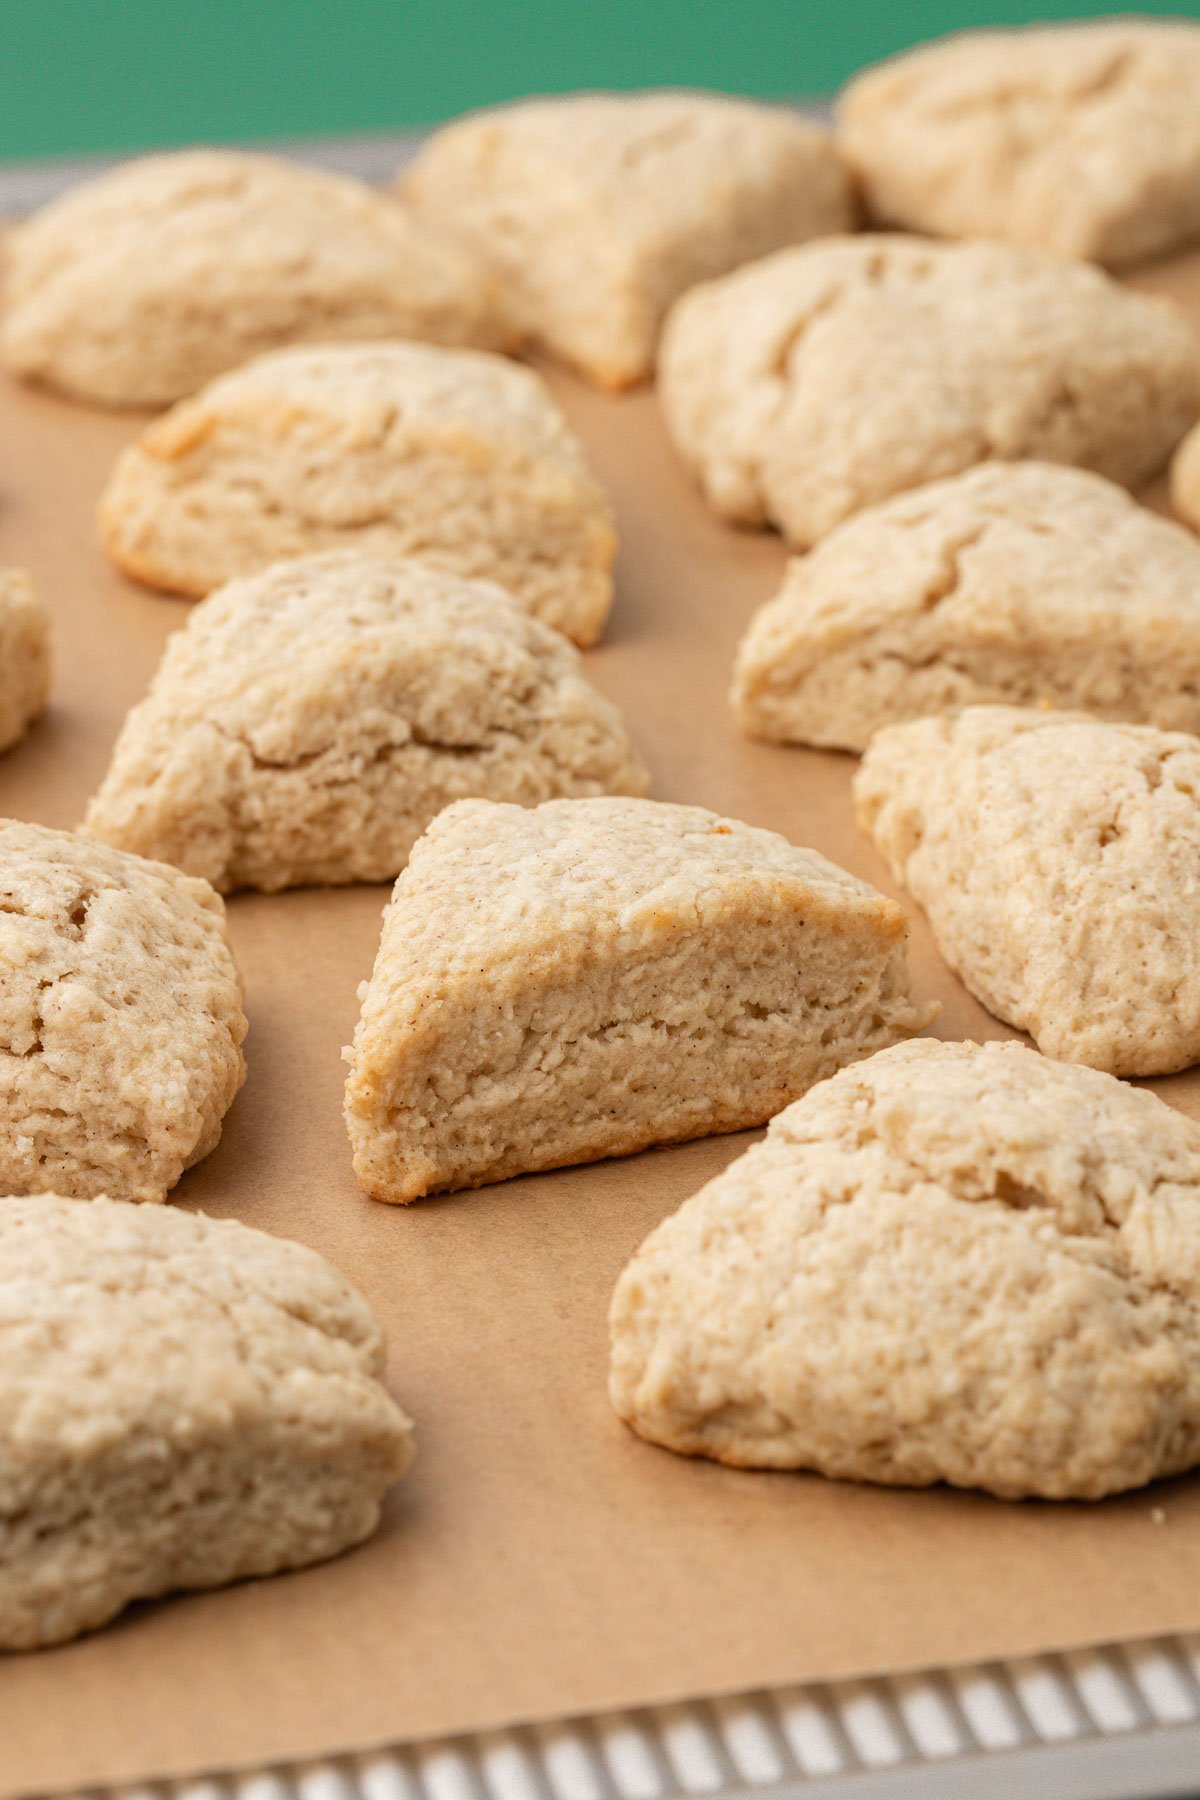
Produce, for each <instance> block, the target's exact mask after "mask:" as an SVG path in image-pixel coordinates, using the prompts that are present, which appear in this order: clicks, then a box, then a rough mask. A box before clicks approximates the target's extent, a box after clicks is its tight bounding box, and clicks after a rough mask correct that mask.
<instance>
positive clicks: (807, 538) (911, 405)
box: [659, 234, 1200, 548]
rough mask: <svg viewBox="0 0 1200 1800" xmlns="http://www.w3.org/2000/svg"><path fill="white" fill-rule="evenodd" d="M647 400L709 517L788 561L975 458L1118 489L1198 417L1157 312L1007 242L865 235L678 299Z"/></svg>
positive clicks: (1192, 363)
mask: <svg viewBox="0 0 1200 1800" xmlns="http://www.w3.org/2000/svg"><path fill="white" fill-rule="evenodd" d="M659 392H660V396H661V399H662V403H663V407H664V410H665V413H666V418H667V424H668V428H669V430H670V432H671V436H672V438H673V440H674V442H675V445H676V448H677V449H678V450H679V452H680V454H681V455H682V457H683V458H684V461H685V462H686V463H687V464H688V465H689V467H691V468H692V469H693V470H694V471H695V472H696V474H697V476H698V477H699V480H700V482H701V484H702V486H703V489H704V492H705V494H706V496H707V498H708V500H709V502H710V504H711V505H712V506H713V507H714V508H715V509H716V511H717V512H719V513H720V514H722V516H724V517H726V518H730V519H733V520H736V521H738V522H740V523H743V524H748V525H765V524H773V525H777V526H778V527H779V529H780V530H781V531H782V532H783V533H784V535H785V536H786V537H787V538H788V539H789V541H790V542H792V543H793V544H795V545H797V546H798V547H799V548H805V547H807V546H808V545H810V544H812V543H815V541H816V540H817V539H818V538H819V537H822V536H823V535H824V533H825V532H827V531H829V530H831V529H832V528H833V526H835V525H837V524H838V523H840V522H841V520H843V519H845V518H848V517H849V515H850V514H851V513H854V512H857V511H859V510H860V509H861V508H862V507H864V506H869V505H872V504H874V503H876V502H878V501H881V500H886V499H888V498H889V497H890V496H891V495H893V494H897V493H900V492H902V491H903V490H905V489H907V488H911V487H917V486H919V485H920V484H921V483H923V482H927V481H933V480H936V479H939V478H941V477H943V476H947V475H954V474H957V473H958V472H959V471H961V470H963V469H967V468H970V467H972V466H973V465H974V464H976V463H980V462H987V461H991V460H999V461H1016V460H1020V459H1023V458H1035V459H1042V460H1044V461H1047V462H1058V463H1074V464H1077V465H1079V466H1080V467H1083V468H1090V469H1095V470H1096V471H1097V472H1098V473H1100V474H1102V475H1107V476H1109V477H1110V479H1112V480H1114V481H1119V482H1121V483H1122V484H1123V485H1124V486H1126V487H1137V486H1139V485H1140V484H1141V483H1142V482H1143V481H1147V480H1149V478H1150V477H1151V476H1152V475H1154V474H1156V473H1157V472H1158V471H1159V469H1161V468H1162V466H1163V464H1164V463H1165V462H1166V460H1167V458H1168V456H1169V455H1170V453H1171V451H1172V450H1173V449H1174V447H1175V445H1176V444H1177V443H1178V442H1179V439H1180V438H1181V437H1182V436H1183V434H1184V432H1185V431H1186V430H1187V429H1188V427H1189V425H1191V424H1192V423H1193V421H1194V420H1195V418H1196V415H1197V413H1198V412H1200V344H1198V343H1197V340H1196V336H1195V334H1194V332H1193V331H1192V330H1191V328H1190V326H1189V325H1188V323H1187V321H1186V319H1185V318H1184V317H1183V315H1182V313H1180V312H1179V311H1178V309H1177V308H1175V307H1174V306H1173V305H1172V304H1171V303H1170V302H1168V301H1164V300H1161V299H1158V298H1154V297H1149V296H1147V295H1144V294H1135V293H1132V292H1130V291H1129V290H1127V289H1125V288H1122V287H1120V286H1119V285H1118V284H1117V283H1116V282H1115V281H1113V280H1111V279H1110V278H1109V277H1108V276H1106V275H1105V274H1103V273H1102V271H1101V270H1099V269H1096V268H1092V267H1090V266H1088V265H1087V264H1084V263H1078V262H1071V261H1068V260H1067V259H1065V258H1062V257H1057V256H1051V255H1048V254H1046V253H1044V252H1041V251H1033V250H1024V249H1018V248H1016V247H1015V246H1013V245H1010V244H1001V243H986V242H973V243H963V244H945V243H935V242H932V241H930V240H926V239H920V238H902V237H887V236H879V235H872V234H865V235H863V236H861V237H855V238H827V239H824V240H821V241H819V242H817V243H813V244H803V245H800V246H798V247H797V248H795V249H791V250H780V251H777V252H776V254H775V255H773V256H767V257H764V258H763V259H762V260H761V261H759V262H755V263H750V264H748V265H747V266H746V267H745V268H742V269H738V270H736V271H735V272H734V273H733V274H732V275H726V276H724V277H722V278H721V279H720V280H717V281H711V282H706V283H703V284H702V285H700V286H699V287H695V288H693V289H692V290H691V291H690V292H689V293H687V294H685V295H684V296H683V298H682V299H681V300H679V301H678V302H677V303H676V304H675V306H674V307H673V308H672V309H671V312H670V315H669V317H668V319H667V323H666V327H665V330H664V334H663V344H662V353H661V356H660V367H659Z"/></svg>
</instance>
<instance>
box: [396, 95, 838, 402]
mask: <svg viewBox="0 0 1200 1800" xmlns="http://www.w3.org/2000/svg"><path fill="white" fill-rule="evenodd" d="M402 185H403V191H404V195H405V198H406V199H407V200H408V201H409V202H410V204H411V205H412V206H414V207H415V208H416V209H417V211H418V212H419V213H420V214H421V215H422V216H426V217H428V218H429V219H430V221H431V222H433V223H434V224H436V225H437V226H438V227H439V228H445V229H446V230H453V231H454V232H455V233H457V234H458V235H459V236H460V237H461V238H462V239H463V241H464V242H465V243H466V244H467V245H468V246H470V248H471V249H472V250H474V251H475V252H477V253H478V254H480V255H481V257H482V258H483V259H484V260H485V261H486V262H487V264H488V265H489V266H490V267H491V268H492V269H493V270H494V271H495V272H496V274H497V276H498V277H499V278H500V279H501V281H502V283H503V290H504V295H505V299H506V301H507V302H508V304H509V305H510V306H511V308H512V310H513V312H514V314H515V316H516V318H517V319H518V320H519V322H520V324H521V325H522V326H523V327H524V328H525V329H526V330H527V331H528V332H529V334H530V335H531V336H532V337H533V338H534V340H535V341H536V342H538V343H539V344H541V345H542V346H543V347H544V348H545V349H546V350H548V351H550V352H551V353H552V354H553V355H554V356H557V357H559V358H561V359H562V360H563V361H565V362H568V363H570V364H572V365H573V366H574V367H575V368H577V369H578V370H580V371H581V372H582V373H583V374H584V375H586V376H587V377H588V378H589V379H590V380H592V381H595V382H598V383H599V384H600V385H601V386H603V387H611V388H620V387H627V386H628V385H629V384H630V383H632V382H635V381H639V380H641V379H642V378H643V377H645V376H647V375H649V374H650V372H651V370H652V369H653V367H654V355H655V348H656V345H657V341H658V333H659V327H660V326H661V324H662V319H663V315H664V313H665V312H666V310H667V308H668V307H669V306H670V305H671V303H672V301H673V300H675V299H677V298H678V296H679V295H680V294H682V293H683V292H684V290H685V289H686V288H689V287H692V286H693V285H694V284H695V283H696V282H697V281H705V280H708V279H709V278H710V277H711V276H713V275H720V274H723V273H724V272H725V271H726V270H728V269H733V268H736V267H737V265H738V264H739V263H744V262H748V261H749V260H750V258H752V257H755V256H763V255H765V254H766V252H767V251H768V250H775V249H778V248H779V247H780V246H781V245H783V244H796V243H800V242H802V241H803V240H804V239H806V238H811V237H821V236H824V235H825V234H827V233H829V232H836V231H846V230H849V229H851V227H852V226H853V224H854V204H853V197H852V194H851V187H850V179H849V175H848V173H847V170H846V168H845V166H844V164H843V163H842V161H841V159H840V157H839V155H838V153H837V150H836V149H835V147H834V144H833V141H832V139H831V138H830V136H829V133H828V132H826V131H823V130H822V129H821V128H820V127H819V126H817V125H814V124H813V123H811V121H809V120H806V119H802V118H801V117H800V116H799V115H798V114H796V113H794V112H790V111H786V110H784V109H783V108H780V107H768V106H755V105H752V104H750V103H748V102H746V101H738V100H730V99H728V98H726V97H725V96H724V95H720V94H702V93H686V92H659V93H655V92H649V93H640V94H574V95H569V96H567V97H566V98H560V99H552V100H528V101H524V102H522V103H520V104H519V105H515V106H507V107H503V108H501V109H499V110H497V111H494V112H485V113H477V114H475V115H474V116H472V117H470V118H467V119H460V120H458V121H456V122H455V123H453V124H451V125H448V126H446V127H445V128H444V129H443V130H441V131H438V132H435V133H434V135H433V136H432V138H431V139H430V140H429V142H428V143H427V144H426V146H425V147H424V149H423V150H422V151H421V152H420V154H419V155H418V157H417V159H416V161H415V163H413V165H412V167H411V169H410V170H408V171H406V172H405V175H404V177H403V183H402Z"/></svg>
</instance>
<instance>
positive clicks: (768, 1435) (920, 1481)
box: [609, 1039, 1200, 1500]
mask: <svg viewBox="0 0 1200 1800" xmlns="http://www.w3.org/2000/svg"><path fill="white" fill-rule="evenodd" d="M609 1319H610V1328H611V1336H612V1360H611V1369H610V1394H611V1397H612V1402H613V1405H614V1406H615V1408H616V1410H617V1412H618V1413H619V1414H620V1415H621V1417H622V1418H623V1419H626V1420H627V1421H628V1422H629V1424H631V1425H632V1426H633V1427H634V1429H635V1430H636V1431H638V1432H639V1433H640V1434H641V1435H642V1436H643V1437H645V1438H648V1439H650V1440H651V1441H652V1442H654V1443H659V1444H665V1445H666V1446H667V1447H668V1448H670V1449H672V1450H678V1451H682V1452H684V1453H685V1454H687V1455H703V1456H711V1457H714V1458H716V1459H717V1460H719V1461H721V1462H726V1463H732V1464H734V1465H735V1466H737V1467H741V1468H768V1469H816V1470H819V1471H820V1472H821V1473H822V1474H824V1475H830V1476H835V1477H839V1478H850V1479H853V1480H858V1481H878V1482H885V1483H888V1484H892V1485H900V1486H915V1487H922V1486H926V1485H928V1484H929V1483H931V1482H936V1481H946V1482H951V1483H953V1485H954V1486H956V1487H965V1488H984V1489H986V1490H987V1491H988V1492H990V1493H993V1494H997V1495H1000V1496H1001V1497H1003V1498H1007V1499H1017V1498H1020V1497H1022V1496H1026V1495H1040V1496H1042V1497H1044V1498H1047V1499H1053V1500H1065V1499H1081V1500H1094V1499H1099V1498H1100V1497H1101V1496H1102V1495H1105V1494H1112V1493H1118V1492H1120V1491H1121V1490H1122V1489H1125V1488H1132V1487H1139V1486H1141V1485H1142V1484H1143V1483H1144V1482H1147V1481H1152V1480H1153V1479H1155V1477H1157V1476H1163V1475H1174V1474H1178V1473H1180V1472H1181V1471H1182V1470H1184V1469H1188V1468H1191V1467H1192V1466H1193V1464H1195V1463H1196V1462H1198V1461H1200V1128H1197V1126H1196V1125H1195V1124H1194V1123H1193V1122H1192V1121H1191V1120H1189V1119H1187V1118H1185V1117H1184V1116H1183V1115H1182V1114H1181V1113H1178V1112H1175V1111H1174V1110H1173V1109H1172V1108H1171V1107H1169V1106H1167V1105H1165V1104H1164V1102H1163V1101H1161V1100H1159V1099H1158V1098H1157V1096H1155V1095H1153V1094H1150V1093H1146V1092H1144V1091H1141V1090H1138V1089H1136V1088H1130V1087H1127V1086H1125V1085H1123V1084H1122V1083H1120V1082H1117V1081H1114V1080H1113V1079H1112V1078H1111V1077H1110V1076H1107V1075H1102V1074H1098V1073H1097V1072H1096V1071H1094V1070H1091V1069H1078V1068H1071V1067H1068V1066H1066V1065H1064V1064H1061V1063H1054V1062H1051V1061H1050V1060H1049V1059H1048V1058H1046V1057H1043V1056H1039V1055H1038V1054H1037V1052H1036V1051H1033V1050H1029V1049H1027V1048H1025V1046H1023V1045H1021V1044H1013V1043H1006V1044H996V1043H989V1044H983V1045H979V1044H970V1043H961V1044H940V1043H935V1042H933V1041H932V1040H931V1039H919V1040H918V1041H916V1042H915V1043H910V1044H902V1045H899V1046H898V1047H896V1048H894V1049H890V1050H884V1051H881V1052H880V1053H879V1055H878V1056H873V1057H871V1058H870V1059H869V1060H868V1061H866V1062H860V1063H857V1064H856V1065H855V1066H854V1067H853V1068H850V1069H845V1070H843V1071H842V1073H841V1074H839V1075H835V1076H834V1077H833V1079H832V1080H831V1081H826V1082H822V1083H821V1085H820V1086H819V1087H817V1088H814V1089H813V1091H812V1092H811V1093H810V1094H808V1095H806V1096H805V1098H804V1099H802V1100H799V1101H797V1102H796V1104H795V1105H794V1106H789V1107H788V1109H787V1110H786V1112H783V1113H781V1114H780V1115H779V1117H778V1118H775V1119H772V1121H771V1125H770V1129H769V1131H768V1134H767V1137H766V1139H765V1140H764V1141H763V1142H762V1143H760V1144H756V1145H755V1146H754V1148H753V1149H751V1150H749V1151H747V1152H746V1154H745V1155H744V1156H741V1157H739V1158H738V1159H737V1160H736V1161H735V1162H733V1163H731V1164H730V1166H729V1167H728V1168H727V1169H726V1170H725V1172H724V1173H723V1174H722V1175H719V1176H717V1178H716V1179H715V1180H714V1181H710V1182H709V1183H708V1185H707V1186H706V1187H703V1188H701V1190H700V1192H699V1193H698V1194H696V1195H695V1196H694V1197H693V1198H692V1199H691V1200H688V1201H687V1202H685V1204H684V1205H683V1206H682V1207H681V1208H680V1210H679V1211H678V1212H677V1213H675V1214H674V1216H673V1217H671V1218H669V1219H668V1220H667V1221H666V1223H665V1224H663V1225H660V1226H659V1227H658V1229H657V1230H656V1231H654V1232H653V1233H652V1234H651V1235H650V1237H649V1238H647V1240H646V1242H645V1243H644V1244H643V1245H642V1247H641V1249H640V1250H639V1251H638V1252H637V1254H636V1255H635V1256H634V1257H633V1259H632V1261H631V1262H630V1263H629V1265H628V1267H627V1268H626V1269H625V1271H624V1273H623V1274H622V1276H621V1278H620V1280H619V1282H618V1284H617V1287H616V1291H615V1294H614V1297H613V1302H612V1308H611V1312H610V1315H609Z"/></svg>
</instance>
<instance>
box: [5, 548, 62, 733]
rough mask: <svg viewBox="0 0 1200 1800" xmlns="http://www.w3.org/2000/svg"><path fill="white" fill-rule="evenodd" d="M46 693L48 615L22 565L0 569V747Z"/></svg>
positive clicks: (24, 726) (39, 707)
mask: <svg viewBox="0 0 1200 1800" xmlns="http://www.w3.org/2000/svg"><path fill="white" fill-rule="evenodd" d="M49 693H50V615H49V613H48V612H47V610H46V604H45V601H44V600H43V599H42V597H41V595H40V594H39V593H38V591H37V589H36V588H35V587H34V585H33V582H32V581H31V580H30V579H29V576H28V575H26V574H25V572H24V570H23V569H0V750H7V749H8V748H9V747H10V746H11V745H13V744H15V743H16V742H17V739H18V738H21V737H24V735H25V733H26V732H27V731H28V729H29V727H30V726H31V725H32V724H33V721H34V720H35V719H37V718H39V717H40V716H41V713H42V711H43V710H44V708H45V705H46V700H47V697H48V696H49Z"/></svg>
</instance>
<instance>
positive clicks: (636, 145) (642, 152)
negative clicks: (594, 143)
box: [617, 113, 697, 171]
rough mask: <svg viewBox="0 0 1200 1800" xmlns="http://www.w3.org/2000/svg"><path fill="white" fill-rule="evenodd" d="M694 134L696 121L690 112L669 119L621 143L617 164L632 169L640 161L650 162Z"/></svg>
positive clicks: (640, 163)
mask: <svg viewBox="0 0 1200 1800" xmlns="http://www.w3.org/2000/svg"><path fill="white" fill-rule="evenodd" d="M696 136H697V131H696V121H695V118H694V117H693V115H692V114H691V113H687V114H685V115H684V116H683V117H682V118H678V119H671V120H669V121H668V122H667V123H665V124H663V125H659V126H658V127H657V128H656V129H654V130H653V131H646V132H643V133H642V134H641V136H640V137H636V138H631V139H630V140H629V141H628V142H627V143H625V144H623V145H622V146H621V149H620V151H619V153H618V156H617V163H618V166H619V167H620V168H621V169H622V170H623V171H632V170H634V169H637V168H639V167H640V166H641V165H642V163H645V162H652V161H653V160H654V158H655V157H657V156H661V155H663V154H664V153H665V152H668V151H671V150H674V149H676V148H678V146H679V145H681V144H686V143H689V142H690V141H691V140H693V139H694V138H695V137H696Z"/></svg>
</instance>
